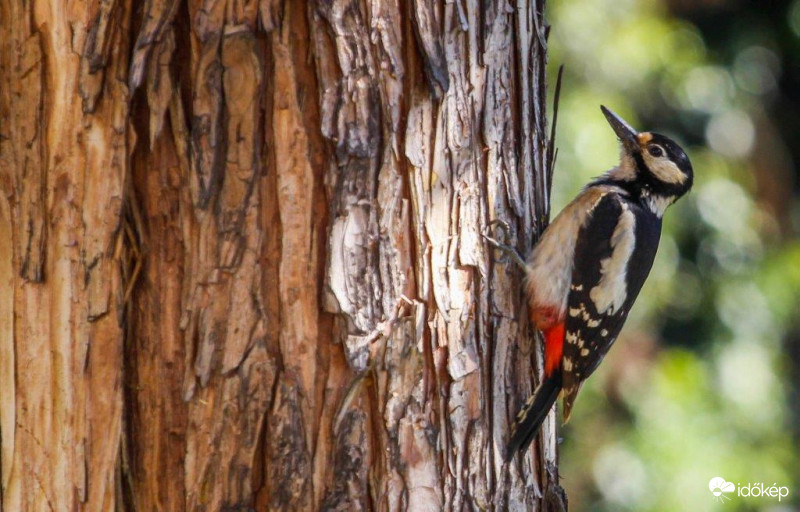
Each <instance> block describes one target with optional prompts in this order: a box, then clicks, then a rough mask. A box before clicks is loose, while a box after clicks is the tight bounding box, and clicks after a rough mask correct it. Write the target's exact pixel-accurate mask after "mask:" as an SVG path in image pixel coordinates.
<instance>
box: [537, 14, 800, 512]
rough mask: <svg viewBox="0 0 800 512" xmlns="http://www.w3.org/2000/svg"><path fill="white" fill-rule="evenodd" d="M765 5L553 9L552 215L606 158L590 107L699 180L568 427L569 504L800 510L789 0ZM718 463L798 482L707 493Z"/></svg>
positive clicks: (749, 476)
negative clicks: (556, 97)
mask: <svg viewBox="0 0 800 512" xmlns="http://www.w3.org/2000/svg"><path fill="white" fill-rule="evenodd" d="M764 4H765V3H763V2H751V3H747V2H733V1H727V2H726V1H725V0H715V1H708V0H707V1H698V2H689V1H683V2H682V1H679V0H673V1H672V2H669V1H667V0H649V1H633V0H551V2H550V4H549V6H548V9H549V13H548V18H549V21H550V23H551V25H552V31H551V34H550V61H551V63H552V64H553V66H552V67H553V68H556V67H557V65H558V64H562V63H563V64H564V65H565V76H564V85H563V89H562V98H561V106H560V112H559V125H558V134H557V137H558V138H557V145H558V147H559V153H558V160H557V163H556V172H555V178H554V181H555V183H554V190H553V201H552V202H553V211H554V212H557V211H559V210H560V209H561V208H562V207H563V206H564V205H565V204H566V202H567V201H568V200H569V199H570V198H572V197H573V196H574V195H575V194H576V193H577V192H578V190H579V189H580V187H582V186H583V185H584V184H585V183H586V182H588V181H589V180H590V179H591V178H592V177H594V176H597V175H599V174H601V173H602V172H603V171H604V170H606V169H608V168H610V167H612V166H613V165H615V163H616V160H617V156H618V150H617V143H616V141H615V137H614V134H613V132H612V131H611V130H610V129H609V127H608V125H607V124H606V121H605V119H604V118H603V116H602V114H601V113H600V110H599V105H600V104H604V105H606V106H608V107H610V108H611V109H613V110H615V111H616V112H618V113H619V114H621V115H622V116H623V117H625V118H626V119H627V120H628V121H629V122H631V124H633V125H634V126H636V127H638V128H639V129H642V130H650V131H657V132H660V133H664V134H667V135H669V136H671V137H673V138H675V139H676V140H677V141H679V142H680V143H681V144H682V145H683V146H684V147H685V148H687V149H688V152H689V155H690V158H691V160H692V163H693V165H694V169H695V177H696V180H695V186H694V190H693V191H692V193H691V194H690V195H689V196H687V197H686V198H684V199H682V200H681V201H679V202H678V203H677V204H676V205H675V206H673V207H672V208H670V210H669V212H668V213H667V215H666V218H665V223H664V234H663V237H662V241H661V246H660V248H659V254H658V257H657V260H656V263H655V266H654V268H653V271H652V273H651V276H650V279H649V280H648V282H647V284H646V285H645V287H644V289H643V290H642V292H641V295H640V298H639V300H638V301H637V304H636V306H635V307H634V309H633V311H632V314H631V318H630V320H629V321H628V323H627V325H626V327H625V329H623V334H622V336H621V337H620V339H619V340H618V342H617V344H616V345H615V346H614V348H613V349H612V350H611V352H610V354H609V356H608V357H607V358H606V362H605V363H604V364H603V365H601V367H600V369H599V370H598V371H597V372H596V374H595V375H594V376H592V378H590V379H589V381H588V383H587V385H586V386H584V389H583V391H582V394H581V396H580V397H579V398H578V401H577V406H576V408H575V413H574V415H573V419H572V420H571V423H570V424H569V425H568V426H566V427H565V428H564V429H563V430H562V433H561V435H562V436H563V438H564V442H563V444H562V445H561V447H562V448H561V449H562V451H561V455H562V464H561V475H562V478H563V480H562V485H563V486H564V487H565V489H566V491H567V496H568V497H569V500H570V508H571V509H572V510H578V511H584V510H592V511H618V510H636V511H640V510H641V511H648V510H652V511H672V510H675V511H694V510H775V511H777V510H794V509H795V507H798V506H800V499H798V496H799V495H800V454H798V448H799V447H800V446H799V445H800V443H799V442H798V437H800V434H799V433H800V427H798V425H797V424H798V422H800V412H798V403H797V402H798V396H800V391H798V386H800V383H798V382H797V376H798V374H800V372H798V365H800V347H798V345H800V307H799V306H798V304H800V242H798V240H797V236H796V234H797V231H798V226H800V222H798V217H799V215H798V213H799V212H800V207H798V181H800V180H798V171H797V168H796V167H795V165H794V162H795V161H798V158H800V154H794V152H795V151H800V98H796V97H795V96H794V95H800V71H798V70H800V57H798V56H797V55H800V0H796V1H794V2H768V3H767V4H769V7H765V5H764ZM748 16H749V17H748ZM745 20H748V21H745ZM793 59H795V60H798V61H795V60H793ZM553 82H554V77H553V78H551V83H553ZM795 142H797V144H795ZM718 476H719V477H723V478H725V479H726V480H727V481H730V482H733V483H734V484H737V487H738V484H745V485H746V484H748V483H751V482H752V483H757V482H763V483H764V485H765V486H770V485H772V484H774V483H777V484H778V485H782V486H788V487H789V489H790V493H791V494H790V497H789V498H788V499H783V500H782V501H781V503H780V504H779V503H778V501H777V499H776V498H763V497H759V498H753V497H750V498H747V497H739V496H736V495H735V493H734V494H733V495H728V496H730V500H725V502H724V503H718V502H717V501H716V500H715V497H714V496H713V495H712V494H711V492H710V490H709V488H708V484H709V480H711V478H713V477H718Z"/></svg>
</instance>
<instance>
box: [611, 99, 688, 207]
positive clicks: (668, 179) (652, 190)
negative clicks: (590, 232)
mask: <svg viewBox="0 0 800 512" xmlns="http://www.w3.org/2000/svg"><path fill="white" fill-rule="evenodd" d="M600 109H601V110H602V111H603V114H605V116H606V119H607V120H608V123H609V124H610V125H611V128H613V129H614V133H616V134H617V137H618V138H619V140H620V142H621V146H622V148H621V154H620V164H619V166H618V167H617V168H616V169H614V170H612V171H611V172H610V173H609V174H608V175H607V176H606V177H607V178H608V179H611V180H613V181H617V182H619V183H620V185H621V186H623V188H625V189H627V190H629V191H631V192H633V193H634V194H635V195H637V196H639V197H640V198H641V199H642V200H644V201H645V202H647V203H648V204H649V205H650V207H651V209H653V210H654V212H655V213H656V214H657V215H659V216H661V215H663V213H664V209H666V207H667V206H669V205H670V204H672V203H674V202H675V201H677V200H678V199H679V198H680V197H681V196H683V195H684V194H686V193H687V192H689V189H691V188H692V182H693V181H694V172H693V171H692V163H691V162H690V161H689V157H688V156H686V152H685V151H683V149H682V148H681V147H680V146H679V145H678V144H677V143H675V141H673V140H672V139H670V138H669V137H667V136H665V135H661V134H659V133H652V132H637V131H636V130H634V129H633V127H632V126H631V125H629V124H628V123H627V122H625V120H624V119H622V118H621V117H620V116H618V115H617V114H615V113H614V112H612V111H611V110H609V109H607V108H606V107H604V106H601V107H600Z"/></svg>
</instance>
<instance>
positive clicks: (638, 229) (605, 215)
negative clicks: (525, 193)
mask: <svg viewBox="0 0 800 512" xmlns="http://www.w3.org/2000/svg"><path fill="white" fill-rule="evenodd" d="M660 234H661V220H660V219H658V218H657V217H656V216H655V215H653V214H651V213H650V212H649V211H646V210H644V209H643V208H641V207H640V206H639V205H638V204H636V203H633V202H631V201H630V200H629V199H628V198H627V197H624V196H622V195H620V194H616V193H609V194H607V195H606V196H604V197H603V198H602V199H601V200H600V201H599V202H598V204H597V206H595V208H594V210H593V212H592V215H591V217H590V218H589V219H588V220H587V221H586V223H585V224H584V225H583V226H582V227H581V229H580V231H579V232H578V240H577V243H576V245H575V256H574V258H575V261H574V267H573V273H572V284H571V286H570V292H569V296H568V298H567V316H566V320H565V323H566V325H565V340H564V342H565V343H564V354H563V359H562V365H563V366H562V369H563V385H564V417H565V419H568V418H569V413H570V410H571V408H572V403H573V401H574V400H575V397H576V396H577V393H578V391H579V389H580V386H581V383H582V382H583V381H584V380H586V378H587V377H588V376H589V375H591V373H592V372H593V371H594V370H595V369H596V368H597V366H598V365H599V364H600V362H601V361H602V360H603V357H605V355H606V353H607V352H608V350H609V349H610V348H611V345H612V344H613V343H614V341H615V340H616V339H617V336H618V335H619V332H620V330H621V329H622V325H623V324H624V323H625V319H626V318H627V316H628V311H630V307H631V306H632V305H633V302H634V300H636V296H637V295H638V294H639V290H640V289H641V287H642V285H643V284H644V281H645V279H646V278H647V275H648V274H649V272H650V268H651V267H652V264H653V260H654V258H655V254H656V250H657V248H658V239H659V237H660Z"/></svg>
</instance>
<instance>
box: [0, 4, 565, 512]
mask: <svg viewBox="0 0 800 512" xmlns="http://www.w3.org/2000/svg"><path fill="white" fill-rule="evenodd" d="M543 3H544V1H543V0H536V1H534V2H533V4H531V3H529V2H523V1H517V2H516V3H514V2H511V1H509V0H505V1H504V0H482V1H478V0H458V1H455V2H451V1H442V0H436V1H423V0H316V1H314V0H308V1H306V0H294V1H288V0H285V1H281V0H261V1H258V2H257V1H255V0H227V1H222V0H187V1H181V0H147V1H144V2H131V0H92V1H88V2H85V3H73V2H62V1H61V0H57V1H52V0H50V1H46V0H3V1H2V2H0V178H1V179H0V186H2V191H3V194H0V253H2V254H3V255H4V257H3V258H0V282H2V286H3V287H4V288H5V289H6V290H7V293H3V294H0V462H1V464H0V483H1V484H2V485H1V486H0V510H2V511H3V512H12V511H13V512H16V511H29V510H30V511H39V510H51V511H62V510H92V511H94V510H114V509H116V510H137V511H150V510H164V511H184V510H186V511H194V510H208V511H217V510H248V509H255V510H409V511H424V510H436V511H438V510H479V509H480V510H483V509H494V510H506V509H511V510H558V509H559V508H561V507H563V502H564V498H563V492H561V490H560V488H559V487H558V485H557V469H556V444H555V425H554V421H553V419H552V418H551V419H550V420H549V421H548V422H546V424H545V428H544V429H543V434H542V435H541V436H540V439H539V442H537V443H536V444H535V445H534V446H535V448H534V449H532V450H531V451H530V454H532V456H526V457H524V458H518V459H516V460H515V461H514V462H512V463H511V464H508V465H507V464H506V463H505V462H504V461H503V452H504V449H503V447H504V445H505V441H506V438H507V435H508V432H507V431H508V425H509V421H510V419H512V418H513V417H514V415H515V414H516V412H517V410H518V408H519V406H520V404H521V402H522V401H523V400H524V399H525V398H527V397H528V396H529V395H530V394H531V391H532V389H533V388H534V387H535V384H536V383H537V382H538V379H537V378H535V377H534V375H538V374H539V373H540V370H541V357H540V350H539V349H538V344H536V343H535V342H534V341H533V339H532V337H531V336H530V335H529V334H528V326H527V322H526V321H525V315H524V310H525V308H524V298H523V296H522V293H521V290H520V286H519V285H520V280H521V278H522V273H521V272H520V270H519V269H518V268H515V267H514V266H513V263H511V262H507V261H506V260H505V259H502V258H500V255H499V254H498V255H495V254H494V253H493V252H492V251H490V250H489V247H488V246H487V244H486V242H485V241H484V240H483V238H482V237H481V234H482V232H483V231H484V230H485V229H486V228H487V226H489V224H490V223H491V222H492V221H493V220H495V219H499V220H502V221H504V222H506V223H507V224H508V227H509V229H508V231H509V233H508V234H509V239H510V240H512V241H514V240H515V241H517V245H518V247H519V248H520V249H521V250H523V251H524V250H526V249H529V248H530V247H531V245H532V243H533V241H534V240H535V238H536V234H537V233H539V232H540V231H541V229H542V228H543V226H544V224H545V223H546V219H547V215H548V195H549V187H550V178H549V176H548V170H547V168H548V166H547V165H546V164H547V161H548V156H547V154H546V153H547V151H546V146H547V143H548V140H547V137H546V122H545V109H544V107H545V80H544V72H545V61H546V46H545V41H546V32H547V31H546V27H545V23H544V19H543V17H542V11H543V7H544V6H543ZM496 256H497V257H496Z"/></svg>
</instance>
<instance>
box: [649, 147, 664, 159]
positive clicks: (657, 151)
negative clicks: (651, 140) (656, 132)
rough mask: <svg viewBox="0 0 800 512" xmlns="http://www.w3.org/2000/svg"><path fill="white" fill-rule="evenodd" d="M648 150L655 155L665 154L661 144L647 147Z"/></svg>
mask: <svg viewBox="0 0 800 512" xmlns="http://www.w3.org/2000/svg"><path fill="white" fill-rule="evenodd" d="M647 151H648V152H649V153H650V154H651V155H653V156H654V157H656V158H658V157H660V156H661V155H663V154H664V150H663V149H661V148H660V147H659V146H650V147H649V148H647Z"/></svg>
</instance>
